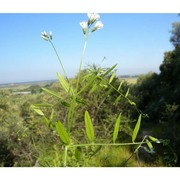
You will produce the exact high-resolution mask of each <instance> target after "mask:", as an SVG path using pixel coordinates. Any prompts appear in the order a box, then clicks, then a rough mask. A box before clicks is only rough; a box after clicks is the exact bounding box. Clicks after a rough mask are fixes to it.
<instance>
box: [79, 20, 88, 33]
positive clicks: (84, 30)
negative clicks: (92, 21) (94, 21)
mask: <svg viewBox="0 0 180 180" xmlns="http://www.w3.org/2000/svg"><path fill="white" fill-rule="evenodd" d="M80 26H81V27H82V29H83V33H84V35H85V34H86V29H87V22H86V21H83V22H80Z"/></svg>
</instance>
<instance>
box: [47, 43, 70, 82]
mask: <svg viewBox="0 0 180 180" xmlns="http://www.w3.org/2000/svg"><path fill="white" fill-rule="evenodd" d="M49 42H50V43H51V45H52V47H53V49H54V51H55V53H56V56H57V58H58V60H59V63H60V65H61V68H62V70H63V73H64V76H65V78H66V79H67V80H68V78H67V75H66V71H65V69H64V66H63V64H62V62H61V59H60V57H59V55H58V52H57V50H56V48H55V46H54V44H53V42H52V41H51V40H50V39H49Z"/></svg>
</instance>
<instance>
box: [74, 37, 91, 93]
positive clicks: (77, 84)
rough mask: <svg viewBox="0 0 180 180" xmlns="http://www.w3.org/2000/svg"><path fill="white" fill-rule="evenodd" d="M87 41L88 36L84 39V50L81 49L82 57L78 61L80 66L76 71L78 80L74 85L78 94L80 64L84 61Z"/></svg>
mask: <svg viewBox="0 0 180 180" xmlns="http://www.w3.org/2000/svg"><path fill="white" fill-rule="evenodd" d="M87 41H88V36H87V37H86V40H85V42H84V48H83V52H82V55H81V60H80V65H79V70H78V79H77V83H76V93H77V92H78V87H79V80H80V73H81V68H82V62H83V59H84V54H85V50H86V46H87Z"/></svg>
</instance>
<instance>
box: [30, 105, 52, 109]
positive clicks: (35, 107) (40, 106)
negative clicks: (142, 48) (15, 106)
mask: <svg viewBox="0 0 180 180" xmlns="http://www.w3.org/2000/svg"><path fill="white" fill-rule="evenodd" d="M31 107H32V108H33V109H38V108H43V107H51V108H52V107H53V105H52V104H34V105H31Z"/></svg>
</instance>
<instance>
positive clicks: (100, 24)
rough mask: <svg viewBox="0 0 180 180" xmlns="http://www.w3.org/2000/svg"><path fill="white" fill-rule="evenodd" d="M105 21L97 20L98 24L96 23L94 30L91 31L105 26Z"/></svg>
mask: <svg viewBox="0 0 180 180" xmlns="http://www.w3.org/2000/svg"><path fill="white" fill-rule="evenodd" d="M103 26H104V25H103V23H102V22H101V21H97V22H96V24H95V26H94V28H93V30H92V31H91V32H94V31H96V30H97V29H102V28H103Z"/></svg>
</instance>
